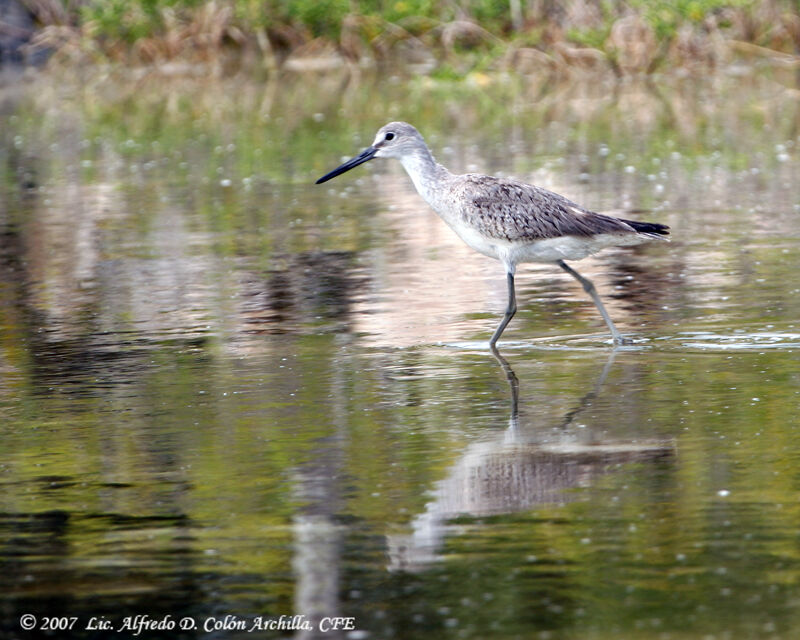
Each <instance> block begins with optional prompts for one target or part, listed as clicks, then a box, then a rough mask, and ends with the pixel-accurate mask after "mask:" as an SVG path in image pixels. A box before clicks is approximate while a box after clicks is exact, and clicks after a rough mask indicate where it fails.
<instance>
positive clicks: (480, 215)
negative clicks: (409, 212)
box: [452, 174, 635, 242]
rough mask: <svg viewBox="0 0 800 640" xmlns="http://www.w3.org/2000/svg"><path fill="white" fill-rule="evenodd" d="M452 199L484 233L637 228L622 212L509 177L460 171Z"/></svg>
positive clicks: (543, 234)
mask: <svg viewBox="0 0 800 640" xmlns="http://www.w3.org/2000/svg"><path fill="white" fill-rule="evenodd" d="M453 186H454V188H453V191H452V197H453V204H454V205H455V206H457V207H458V209H459V210H460V216H461V219H462V221H463V222H464V223H466V224H468V225H469V226H471V227H473V228H475V229H476V230H477V231H479V232H480V233H482V234H483V235H485V236H489V237H492V238H498V239H504V240H509V241H511V242H513V241H520V240H522V241H533V240H544V239H546V238H557V237H560V236H582V237H588V236H593V235H598V234H601V233H623V234H624V233H635V230H634V229H633V228H632V227H630V226H629V225H627V224H625V222H623V221H622V220H619V219H618V218H612V217H610V216H604V215H602V214H599V213H594V212H592V211H588V210H587V209H584V208H583V207H580V206H579V205H577V204H575V203H574V202H572V201H571V200H569V199H567V198H565V197H564V196H560V195H558V194H557V193H553V192H552V191H548V190H547V189H542V188H541V187H536V186H534V185H530V184H526V183H524V182H519V181H517V180H512V179H507V178H494V177H492V176H484V175H479V174H466V175H463V176H458V178H457V180H456V181H455V183H454V185H453Z"/></svg>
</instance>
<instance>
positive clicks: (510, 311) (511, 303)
mask: <svg viewBox="0 0 800 640" xmlns="http://www.w3.org/2000/svg"><path fill="white" fill-rule="evenodd" d="M506 279H507V280H508V306H507V307H506V312H505V314H503V319H502V320H501V321H500V325H499V326H498V327H497V330H496V331H495V332H494V335H493V336H492V339H491V340H489V346H490V347H494V345H495V344H496V343H497V340H498V338H499V337H500V335H501V334H502V333H503V331H504V330H505V328H506V327H507V326H508V323H509V322H511V318H513V317H514V314H515V313H516V312H517V296H516V294H515V293H514V269H513V267H512V268H509V270H508V273H506Z"/></svg>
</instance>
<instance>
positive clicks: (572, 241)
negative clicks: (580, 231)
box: [453, 226, 648, 264]
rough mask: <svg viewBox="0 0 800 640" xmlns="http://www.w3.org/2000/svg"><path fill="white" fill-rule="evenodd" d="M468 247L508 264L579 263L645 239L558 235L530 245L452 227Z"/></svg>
mask: <svg viewBox="0 0 800 640" xmlns="http://www.w3.org/2000/svg"><path fill="white" fill-rule="evenodd" d="M453 230H454V231H455V232H456V233H457V234H458V236H459V237H460V238H461V239H462V240H463V241H464V242H466V243H467V244H468V245H469V246H470V247H472V248H473V249H475V251H478V252H479V253H482V254H483V255H485V256H489V257H490V258H495V259H496V260H500V261H502V262H505V263H507V264H519V263H521V262H557V261H558V260H580V259H581V258H585V257H587V256H590V255H592V254H594V253H597V252H598V251H601V250H603V249H605V248H607V247H620V246H628V245H635V244H640V243H641V242H645V241H646V240H648V238H647V237H646V236H642V235H639V234H610V233H609V234H600V235H596V236H589V237H582V236H561V237H559V238H546V239H544V240H534V241H532V242H522V241H517V242H513V241H509V240H503V239H498V238H489V237H487V236H484V235H483V234H481V233H479V232H478V231H477V230H475V229H472V228H470V227H461V226H459V227H453Z"/></svg>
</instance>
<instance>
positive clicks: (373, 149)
mask: <svg viewBox="0 0 800 640" xmlns="http://www.w3.org/2000/svg"><path fill="white" fill-rule="evenodd" d="M372 158H397V159H398V160H400V162H401V163H402V165H403V167H404V168H405V170H406V172H407V173H408V175H409V176H410V177H411V180H412V182H413V183H414V186H415V187H416V189H417V191H418V192H419V194H420V195H421V196H422V198H423V199H424V200H425V202H427V203H428V204H429V205H430V206H431V208H432V209H433V210H434V211H435V212H436V213H437V214H439V216H440V217H441V218H442V220H444V221H445V222H446V223H447V225H448V226H449V227H450V228H451V229H452V230H453V231H455V232H456V234H458V236H459V237H460V238H461V239H462V240H463V241H464V242H466V243H467V244H468V245H469V246H470V247H472V248H473V249H475V250H476V251H478V252H480V253H482V254H484V255H486V256H489V257H490V258H495V259H496V260H499V261H500V262H502V263H503V266H504V267H505V270H506V279H507V282H508V305H507V307H506V311H505V314H504V315H503V319H502V320H501V321H500V325H499V326H498V327H497V330H496V331H495V332H494V335H492V338H491V340H490V341H489V345H490V346H491V347H492V348H494V346H495V344H496V343H497V340H498V339H499V338H500V336H501V335H502V333H503V331H504V330H505V328H506V326H507V325H508V323H509V322H510V321H511V318H512V317H513V316H514V313H516V311H517V301H516V295H515V292H514V273H515V272H516V268H517V265H518V264H519V263H521V262H552V263H555V264H557V265H558V266H559V267H561V268H562V269H563V270H564V271H566V272H567V273H569V274H570V275H571V276H573V277H574V278H575V279H576V280H578V282H580V283H581V285H583V288H584V289H585V290H586V292H587V293H588V294H589V295H590V296H591V297H592V300H594V303H595V305H596V306H597V309H598V311H600V315H601V316H603V320H605V322H606V324H607V325H608V328H609V330H610V331H611V336H612V338H613V340H614V343H615V344H621V343H623V342H624V341H625V340H624V338H623V337H622V334H620V332H619V331H617V328H616V327H615V326H614V323H613V322H612V321H611V317H610V316H609V315H608V312H607V311H606V309H605V307H604V306H603V303H602V301H601V300H600V296H598V295H597V291H596V290H595V288H594V285H593V284H592V282H591V280H588V279H587V278H584V277H583V276H582V275H580V274H579V273H578V272H577V271H575V270H574V269H573V268H572V267H570V266H569V265H567V263H566V262H564V261H565V260H580V259H581V258H585V257H586V256H589V255H592V254H594V253H597V252H598V251H600V250H602V249H605V248H606V247H617V246H628V245H635V244H639V243H641V242H646V241H648V240H654V239H661V240H666V239H667V237H666V236H668V235H669V231H668V229H669V227H667V226H666V225H663V224H658V223H656V222H635V221H633V220H623V219H621V218H614V217H611V216H606V215H602V214H600V213H594V212H593V211H589V210H588V209H584V208H583V207H581V206H580V205H577V204H575V203H574V202H572V201H571V200H568V199H567V198H565V197H564V196H561V195H558V194H557V193H553V192H552V191H548V190H547V189H542V188H541V187H536V186H534V185H531V184H526V183H524V182H520V181H518V180H513V179H510V178H495V177H493V176H486V175H481V174H477V173H467V174H464V175H453V174H452V173H450V172H449V171H448V170H447V169H445V168H444V167H443V166H442V165H440V164H438V163H437V162H436V161H435V160H434V159H433V155H432V154H431V152H430V149H428V145H426V144H425V140H424V139H423V138H422V135H420V133H419V131H417V130H416V129H415V128H414V127H412V126H411V125H410V124H408V123H406V122H390V123H389V124H387V125H385V126H383V127H381V128H380V129H379V130H378V133H377V135H376V136H375V141H374V142H373V143H372V146H370V147H367V148H366V149H364V151H362V152H361V153H360V154H359V155H357V156H356V157H355V158H352V159H351V160H348V161H347V162H345V163H344V164H343V165H341V166H340V167H338V168H336V169H334V170H333V171H331V172H330V173H327V174H325V175H324V176H322V177H321V178H320V179H319V180H317V182H316V184H320V183H322V182H326V181H328V180H330V179H331V178H335V177H336V176H338V175H341V174H342V173H344V172H345V171H349V170H350V169H352V168H354V167H357V166H358V165H360V164H363V163H365V162H367V161H368V160H372Z"/></svg>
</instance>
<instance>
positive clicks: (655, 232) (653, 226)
mask: <svg viewBox="0 0 800 640" xmlns="http://www.w3.org/2000/svg"><path fill="white" fill-rule="evenodd" d="M623 222H624V223H625V224H627V225H629V226H631V227H633V228H634V230H636V231H638V232H639V233H646V234H647V235H651V236H668V235H669V227H668V226H667V225H665V224H659V223H658V222H636V221H635V220H623Z"/></svg>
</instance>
